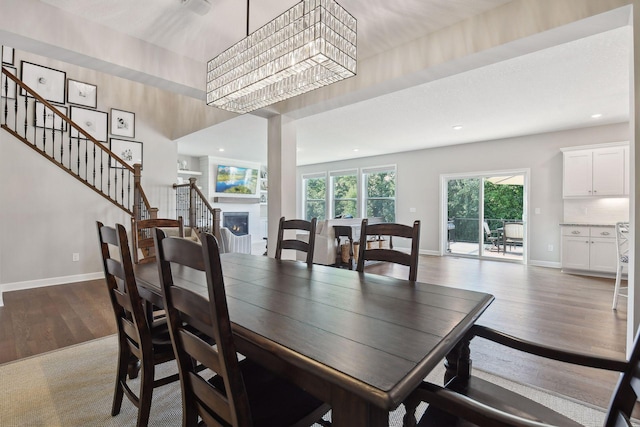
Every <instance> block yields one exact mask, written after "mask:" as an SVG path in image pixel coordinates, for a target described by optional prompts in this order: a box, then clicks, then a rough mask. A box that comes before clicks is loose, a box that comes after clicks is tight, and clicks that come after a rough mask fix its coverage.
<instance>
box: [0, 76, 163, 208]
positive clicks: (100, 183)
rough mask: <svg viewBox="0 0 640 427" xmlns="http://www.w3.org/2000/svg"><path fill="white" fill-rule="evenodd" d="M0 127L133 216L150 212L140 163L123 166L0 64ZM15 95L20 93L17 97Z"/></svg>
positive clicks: (118, 158)
mask: <svg viewBox="0 0 640 427" xmlns="http://www.w3.org/2000/svg"><path fill="white" fill-rule="evenodd" d="M1 90H2V97H1V98H0V108H1V109H0V127H1V128H2V129H3V130H5V131H6V132H9V133H10V134H11V135H13V136H14V137H15V138H16V139H17V140H19V141H22V142H23V143H24V144H26V145H27V146H28V147H30V148H32V149H33V150H34V151H36V152H38V153H39V154H41V155H42V156H44V157H45V158H46V159H48V160H49V161H51V162H52V163H53V164H54V165H56V166H58V167H59V168H61V169H62V170H64V171H65V172H67V173H69V174H70V175H71V176H73V177H74V178H75V179H77V180H78V181H80V182H82V183H83V184H84V185H86V186H87V187H88V188H90V189H91V190H93V191H95V192H96V193H98V194H99V195H100V196H102V197H104V198H105V199H107V200H108V201H109V202H111V203H113V204H114V205H115V206H117V207H118V208H120V209H122V210H123V211H125V212H126V213H128V214H129V215H131V217H132V219H133V220H140V219H146V218H152V217H155V215H154V214H155V212H157V209H155V208H151V207H150V205H149V201H148V200H147V198H146V196H145V194H144V191H143V189H142V186H141V184H140V181H141V165H139V164H135V165H133V166H131V165H129V164H128V163H127V162H126V161H124V160H123V159H122V158H120V157H119V156H118V155H116V154H115V153H113V152H112V151H110V150H109V149H108V148H107V147H106V146H105V145H104V144H106V141H105V143H104V144H103V143H101V142H99V141H97V140H96V139H95V138H94V137H93V136H91V135H90V134H89V133H87V132H86V131H85V130H84V129H82V128H81V127H80V126H79V125H78V124H77V123H74V122H73V121H71V120H70V119H69V118H68V117H67V116H66V115H65V114H63V113H62V112H60V111H59V110H58V108H60V107H56V106H54V105H52V104H50V103H49V102H48V101H46V100H45V99H44V98H42V97H41V96H40V95H39V94H38V93H36V92H35V91H34V90H33V89H31V88H30V87H29V86H27V85H25V84H24V83H23V82H22V81H21V80H20V79H18V78H17V77H16V76H14V75H13V74H11V72H10V71H9V70H8V69H6V68H4V67H2V89H1ZM18 94H22V95H26V96H18Z"/></svg>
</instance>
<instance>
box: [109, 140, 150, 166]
mask: <svg viewBox="0 0 640 427" xmlns="http://www.w3.org/2000/svg"><path fill="white" fill-rule="evenodd" d="M109 150H111V151H112V152H113V153H114V154H115V155H116V156H118V157H120V158H121V159H122V160H124V161H125V162H126V163H127V164H128V165H129V166H131V167H133V165H134V164H136V163H140V165H141V166H142V142H138V141H129V140H126V139H118V138H111V140H110V141H109ZM110 166H111V167H112V168H120V169H121V168H122V166H120V165H119V163H117V162H116V161H115V160H114V159H113V158H112V159H111V165H110Z"/></svg>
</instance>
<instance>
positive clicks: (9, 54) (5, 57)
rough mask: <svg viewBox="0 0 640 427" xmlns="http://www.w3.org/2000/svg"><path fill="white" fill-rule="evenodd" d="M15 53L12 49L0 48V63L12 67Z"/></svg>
mask: <svg viewBox="0 0 640 427" xmlns="http://www.w3.org/2000/svg"><path fill="white" fill-rule="evenodd" d="M14 55H15V52H14V50H13V48H12V47H9V46H2V63H3V64H9V65H13V60H14Z"/></svg>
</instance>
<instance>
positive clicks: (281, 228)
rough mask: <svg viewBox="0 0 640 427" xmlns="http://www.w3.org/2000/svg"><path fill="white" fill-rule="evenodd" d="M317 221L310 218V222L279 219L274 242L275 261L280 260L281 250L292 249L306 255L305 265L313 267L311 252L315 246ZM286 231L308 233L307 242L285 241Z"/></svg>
mask: <svg viewBox="0 0 640 427" xmlns="http://www.w3.org/2000/svg"><path fill="white" fill-rule="evenodd" d="M317 221H318V219H317V218H312V219H311V221H306V220H304V219H289V220H285V219H284V217H282V218H280V224H279V225H278V241H277V242H276V259H282V250H283V249H293V250H296V251H300V252H305V253H306V254H307V259H306V261H307V265H308V266H309V267H311V265H313V251H314V249H315V244H316V223H317ZM287 230H294V231H306V232H308V233H309V240H308V241H307V242H305V241H304V240H298V239H285V238H284V233H285V232H286V231H287Z"/></svg>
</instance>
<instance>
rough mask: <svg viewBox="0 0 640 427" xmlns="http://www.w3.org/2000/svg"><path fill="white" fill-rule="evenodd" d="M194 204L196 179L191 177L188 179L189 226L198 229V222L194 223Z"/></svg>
mask: <svg viewBox="0 0 640 427" xmlns="http://www.w3.org/2000/svg"><path fill="white" fill-rule="evenodd" d="M196 203H197V194H196V178H195V177H191V178H189V226H190V227H193V228H197V227H198V222H197V221H196Z"/></svg>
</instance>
